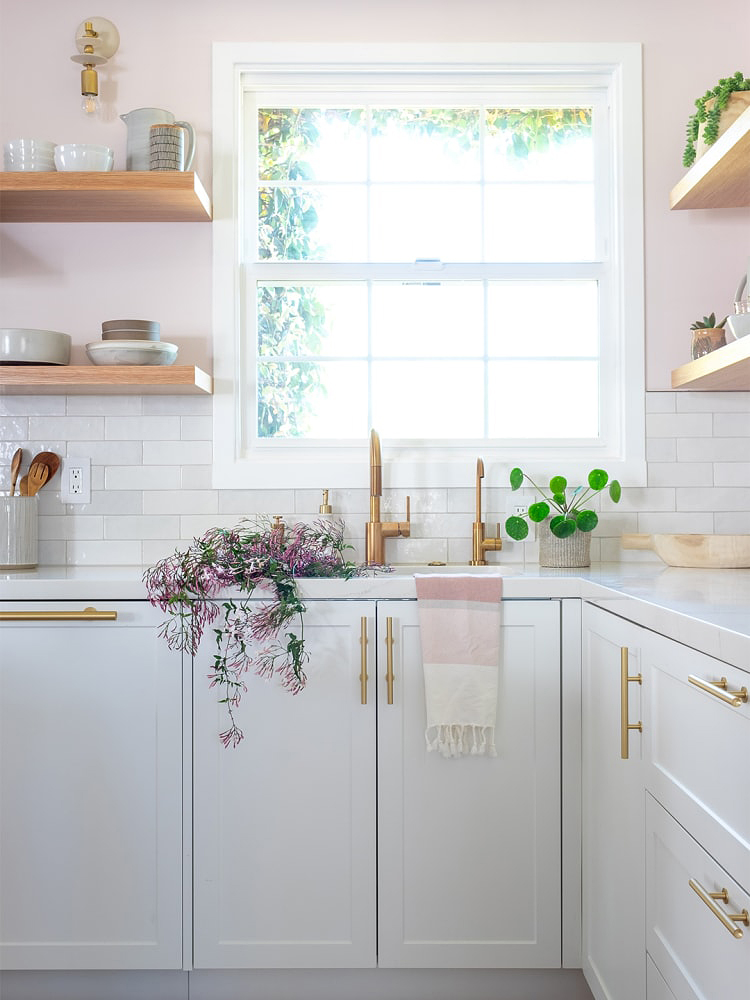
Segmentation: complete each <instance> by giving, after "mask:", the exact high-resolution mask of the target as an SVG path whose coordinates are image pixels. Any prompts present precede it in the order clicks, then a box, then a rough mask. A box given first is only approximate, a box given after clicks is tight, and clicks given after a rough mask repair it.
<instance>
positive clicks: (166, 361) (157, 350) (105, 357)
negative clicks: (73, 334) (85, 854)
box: [86, 340, 178, 365]
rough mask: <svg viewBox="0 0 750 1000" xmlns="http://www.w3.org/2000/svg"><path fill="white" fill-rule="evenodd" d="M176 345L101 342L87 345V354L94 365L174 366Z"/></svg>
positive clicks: (119, 341)
mask: <svg viewBox="0 0 750 1000" xmlns="http://www.w3.org/2000/svg"><path fill="white" fill-rule="evenodd" d="M177 350H178V348H177V346H176V344H167V343H165V342H164V341H148V340H101V341H96V342H95V343H93V344H86V354H87V355H88V357H89V361H91V363H92V364H94V365H172V364H174V362H175V359H176V358H177Z"/></svg>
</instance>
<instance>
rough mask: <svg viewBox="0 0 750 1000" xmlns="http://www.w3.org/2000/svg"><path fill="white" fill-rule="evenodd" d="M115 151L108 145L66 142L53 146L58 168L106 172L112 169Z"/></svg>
mask: <svg viewBox="0 0 750 1000" xmlns="http://www.w3.org/2000/svg"><path fill="white" fill-rule="evenodd" d="M114 162H115V153H114V150H113V149H110V148H109V146H95V145H93V144H92V143H85V142H81V143H76V142H67V143H63V144H62V145H60V146H55V166H56V167H57V169H58V170H85V171H89V170H91V171H96V172H106V171H109V170H111V169H112V167H113V166H114Z"/></svg>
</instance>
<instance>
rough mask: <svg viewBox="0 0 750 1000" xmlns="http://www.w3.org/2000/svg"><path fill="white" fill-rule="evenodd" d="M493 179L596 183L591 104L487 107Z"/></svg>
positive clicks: (488, 153) (489, 174)
mask: <svg viewBox="0 0 750 1000" xmlns="http://www.w3.org/2000/svg"><path fill="white" fill-rule="evenodd" d="M486 121H487V136H486V140H485V173H486V177H487V179H488V180H496V181H497V180H510V179H512V178H514V177H520V176H522V177H523V178H524V180H534V181H540V180H545V181H583V180H587V181H592V180H593V179H594V144H593V141H592V138H591V108H488V109H487V113H486Z"/></svg>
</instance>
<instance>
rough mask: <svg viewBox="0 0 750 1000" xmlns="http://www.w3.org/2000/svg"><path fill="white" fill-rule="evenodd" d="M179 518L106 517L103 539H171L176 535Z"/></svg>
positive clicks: (174, 516)
mask: <svg viewBox="0 0 750 1000" xmlns="http://www.w3.org/2000/svg"><path fill="white" fill-rule="evenodd" d="M178 527H179V518H178V517H177V516H176V515H173V516H169V517H167V516H164V517H157V516H148V517H147V516H145V515H144V516H143V517H106V518H105V519H104V536H105V538H116V539H120V538H133V539H139V540H140V539H143V538H173V537H174V536H175V534H177V531H178Z"/></svg>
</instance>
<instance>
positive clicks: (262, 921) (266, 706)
mask: <svg viewBox="0 0 750 1000" xmlns="http://www.w3.org/2000/svg"><path fill="white" fill-rule="evenodd" d="M305 606H306V608H307V611H306V613H305V617H304V639H305V647H306V650H307V652H308V654H309V661H308V663H307V665H306V673H307V677H308V681H307V686H306V687H305V688H304V689H303V690H302V691H301V692H300V693H299V694H296V695H291V694H290V693H289V692H288V691H286V690H285V689H284V688H282V687H281V685H280V683H279V682H278V681H277V680H276V679H272V680H271V681H270V682H265V681H263V680H261V679H260V678H258V677H256V676H253V675H248V676H247V678H246V683H247V688H248V690H247V693H246V694H245V695H244V697H243V700H242V703H241V704H240V706H239V709H238V710H237V722H238V725H239V726H240V728H241V729H242V730H243V732H244V739H243V741H242V742H241V743H240V744H239V746H238V747H236V748H234V749H231V748H230V749H225V748H224V746H222V744H221V742H220V740H219V733H220V732H221V731H222V729H224V728H225V726H226V715H225V712H224V706H223V705H220V704H218V703H217V701H218V698H219V697H221V695H220V694H219V693H218V692H217V689H216V688H214V689H211V688H210V687H209V682H208V680H207V679H206V675H207V674H208V673H209V672H210V667H211V658H212V657H211V648H210V647H211V643H210V641H204V644H203V647H202V648H201V650H200V651H199V654H198V656H197V657H196V660H195V672H194V685H195V688H194V700H195V720H194V739H195V758H194V770H195V792H194V795H195V798H194V832H195V862H194V899H195V913H194V939H195V945H194V947H195V952H194V965H195V968H196V969H221V968H223V969H237V968H320V967H323V968H336V967H339V968H341V967H368V966H370V967H372V966H374V965H375V961H376V954H375V701H374V699H375V669H374V645H375V641H374V640H375V613H374V607H375V605H374V603H373V602H367V601H312V600H307V601H305ZM362 639H366V640H367V644H366V646H365V650H366V652H369V654H370V661H371V662H370V668H369V672H370V678H369V683H368V686H367V690H366V692H363V688H362V684H361V682H360V672H361V665H362ZM365 699H366V700H365ZM363 701H365V703H364V704H363Z"/></svg>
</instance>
